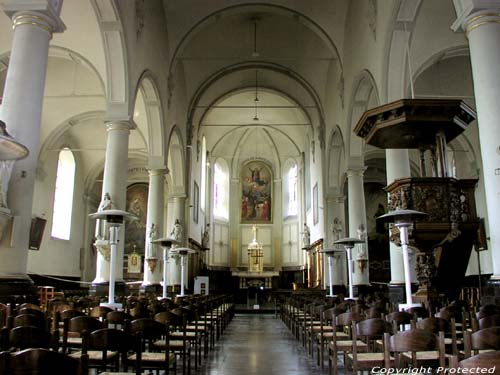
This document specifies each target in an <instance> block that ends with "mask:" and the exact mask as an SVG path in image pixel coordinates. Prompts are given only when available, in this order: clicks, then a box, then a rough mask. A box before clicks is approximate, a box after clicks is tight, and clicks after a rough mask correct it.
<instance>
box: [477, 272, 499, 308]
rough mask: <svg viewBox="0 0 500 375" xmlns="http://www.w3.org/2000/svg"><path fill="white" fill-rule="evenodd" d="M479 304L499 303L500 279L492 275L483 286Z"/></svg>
mask: <svg viewBox="0 0 500 375" xmlns="http://www.w3.org/2000/svg"><path fill="white" fill-rule="evenodd" d="M481 305H483V306H484V305H497V306H499V305H500V279H498V278H493V277H492V278H491V279H490V280H488V281H487V282H486V284H485V285H484V286H483V288H482V296H481Z"/></svg>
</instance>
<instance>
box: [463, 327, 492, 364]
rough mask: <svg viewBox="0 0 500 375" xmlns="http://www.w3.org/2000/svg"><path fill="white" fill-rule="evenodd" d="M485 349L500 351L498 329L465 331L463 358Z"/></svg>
mask: <svg viewBox="0 0 500 375" xmlns="http://www.w3.org/2000/svg"><path fill="white" fill-rule="evenodd" d="M486 349H490V350H500V327H489V328H484V329H481V330H479V331H476V332H471V331H469V330H467V331H465V334H464V351H465V357H470V356H471V352H472V351H475V350H486ZM475 354H477V353H475Z"/></svg>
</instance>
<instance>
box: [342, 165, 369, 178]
mask: <svg viewBox="0 0 500 375" xmlns="http://www.w3.org/2000/svg"><path fill="white" fill-rule="evenodd" d="M365 171H366V167H351V168H348V169H347V171H346V173H347V177H348V178H349V177H354V176H357V177H363V175H364V174H365Z"/></svg>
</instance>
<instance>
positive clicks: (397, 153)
mask: <svg viewBox="0 0 500 375" xmlns="http://www.w3.org/2000/svg"><path fill="white" fill-rule="evenodd" d="M385 162H386V171H387V185H389V184H391V183H392V182H394V181H395V180H398V179H400V178H406V177H410V176H411V171H410V157H409V155H408V150H406V149H405V150H399V149H387V150H385ZM389 256H390V263H391V281H390V284H389V297H390V299H391V301H392V302H404V301H405V273H404V266H403V251H402V250H401V247H399V246H397V245H396V244H394V242H392V241H390V242H389ZM410 265H411V266H410V268H411V270H412V274H411V280H413V281H416V275H415V254H411V255H410Z"/></svg>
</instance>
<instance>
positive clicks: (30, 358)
mask: <svg viewBox="0 0 500 375" xmlns="http://www.w3.org/2000/svg"><path fill="white" fill-rule="evenodd" d="M7 361H8V365H7V369H8V370H7V372H6V373H7V374H9V375H26V374H29V375H46V374H52V375H67V374H74V375H84V374H85V375H86V374H87V373H88V369H87V363H88V357H87V356H82V357H81V358H80V359H76V358H71V357H69V356H67V355H65V354H62V353H58V352H55V351H52V350H48V349H43V348H36V349H25V350H22V351H20V352H17V353H15V354H12V355H10V358H9V359H8V360H7Z"/></svg>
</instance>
